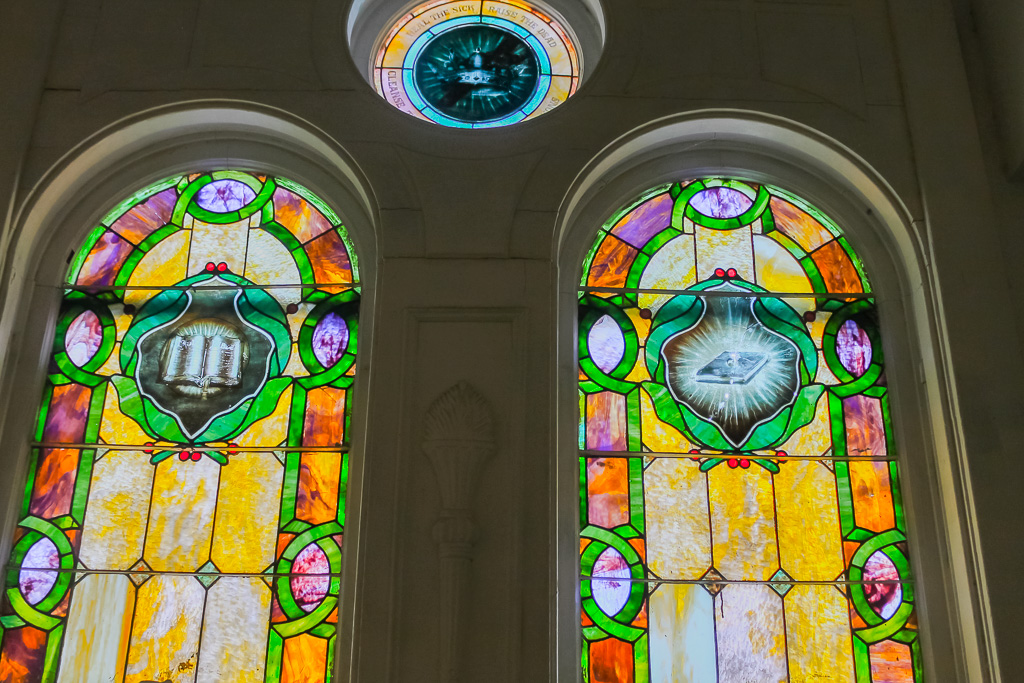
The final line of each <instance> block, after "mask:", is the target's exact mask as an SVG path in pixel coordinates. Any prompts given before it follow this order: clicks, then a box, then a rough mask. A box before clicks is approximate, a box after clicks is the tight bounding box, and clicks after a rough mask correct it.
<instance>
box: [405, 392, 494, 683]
mask: <svg viewBox="0 0 1024 683" xmlns="http://www.w3.org/2000/svg"><path fill="white" fill-rule="evenodd" d="M495 448H496V446H495V441H494V420H493V418H492V417H491V409H490V405H489V404H488V402H487V399H485V398H484V397H483V396H481V395H480V394H479V393H478V392H477V391H476V390H475V389H473V387H471V386H470V385H469V384H467V383H466V382H459V383H458V384H456V385H455V386H453V387H451V388H450V389H448V390H447V391H445V392H444V393H443V394H441V395H440V396H438V397H437V399H435V400H434V402H433V403H432V404H431V406H430V408H429V409H428V410H427V413H426V415H425V417H424V421H423V451H424V453H426V455H427V458H428V459H429V460H430V463H431V465H433V467H434V473H435V474H436V475H437V484H438V489H439V492H440V495H441V515H440V517H439V519H438V520H437V522H436V523H435V524H434V529H433V536H434V541H435V542H436V543H437V545H438V554H439V556H440V585H439V587H438V598H439V599H440V602H441V604H440V609H439V614H440V624H439V627H440V628H439V632H438V636H439V640H440V666H441V677H440V680H441V681H442V682H444V683H455V682H456V681H458V680H459V659H460V653H461V649H460V645H461V642H462V637H461V635H462V634H461V622H462V615H463V612H464V610H465V605H466V601H467V598H468V596H469V590H470V589H469V586H470V568H471V563H472V550H473V541H474V540H475V538H476V524H475V523H474V521H473V518H472V514H471V512H470V507H471V505H472V502H473V494H474V492H475V491H476V483H477V479H478V477H479V473H480V470H481V469H482V467H483V465H484V463H486V462H487V460H488V459H489V458H490V457H491V456H492V455H493V454H494V451H495Z"/></svg>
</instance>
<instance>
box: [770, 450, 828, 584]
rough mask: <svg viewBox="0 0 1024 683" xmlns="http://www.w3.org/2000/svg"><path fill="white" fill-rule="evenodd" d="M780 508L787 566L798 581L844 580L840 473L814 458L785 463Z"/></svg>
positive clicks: (778, 484)
mask: <svg viewBox="0 0 1024 683" xmlns="http://www.w3.org/2000/svg"><path fill="white" fill-rule="evenodd" d="M775 509H776V512H777V514H778V525H779V550H780V553H781V555H782V568H783V569H785V570H786V572H787V573H788V574H789V575H790V576H791V577H792V578H794V579H796V580H798V581H834V580H835V579H836V578H838V577H839V575H840V574H841V573H842V571H843V547H842V543H841V540H840V539H841V538H842V531H841V530H840V528H839V505H838V501H837V500H836V477H835V474H833V473H832V472H831V471H830V470H829V469H828V468H827V467H825V466H824V465H822V464H821V463H819V462H815V461H813V460H795V461H790V462H784V463H783V464H782V465H781V471H780V472H779V473H778V474H776V475H775ZM787 600H788V598H787Z"/></svg>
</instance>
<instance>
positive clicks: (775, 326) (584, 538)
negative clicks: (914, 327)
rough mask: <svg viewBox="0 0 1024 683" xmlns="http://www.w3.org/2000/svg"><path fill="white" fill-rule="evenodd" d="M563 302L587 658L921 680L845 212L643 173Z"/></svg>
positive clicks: (786, 674)
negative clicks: (574, 388) (574, 380)
mask: <svg viewBox="0 0 1024 683" xmlns="http://www.w3.org/2000/svg"><path fill="white" fill-rule="evenodd" d="M578 304H579V315H578V340H579V365H578V370H579V381H578V386H579V415H580V426H579V442H578V444H577V446H578V449H579V451H580V452H579V482H580V497H579V504H580V506H579V516H580V524H581V531H580V571H581V576H582V578H581V580H580V601H581V607H582V614H581V618H582V636H583V644H582V654H583V660H582V669H583V677H584V680H586V681H589V682H590V683H612V682H614V683H624V682H626V681H629V682H631V683H632V682H634V681H645V680H687V681H714V680H720V681H728V680H743V681H746V680H758V681H761V680H772V681H775V680H809V679H812V678H817V677H821V678H823V679H826V680H837V681H838V680H850V681H852V680H872V676H875V677H877V676H879V675H880V673H879V672H884V675H885V676H887V677H886V678H884V680H898V681H920V680H922V678H921V659H922V657H921V651H920V646H919V638H918V632H917V625H916V614H915V609H914V600H915V597H914V584H913V579H912V576H911V571H910V566H909V561H908V554H909V550H908V546H907V542H906V531H907V530H906V523H905V517H904V514H903V509H902V500H901V495H900V490H899V484H898V481H899V477H898V467H897V463H896V458H895V454H896V450H895V444H894V441H893V434H892V426H891V419H890V416H889V404H888V388H887V382H886V374H885V370H884V368H885V365H884V358H883V351H882V344H881V338H880V333H879V325H878V320H877V316H876V313H875V295H874V293H873V292H872V290H871V287H870V285H869V282H868V279H867V277H866V276H865V273H864V270H863V268H862V266H861V264H860V261H859V259H858V257H857V255H856V254H855V253H854V252H853V250H852V249H851V247H850V245H849V243H848V242H847V241H846V239H845V237H844V236H843V234H842V231H841V230H840V229H839V227H838V226H837V225H836V224H835V223H834V222H833V221H832V220H830V219H829V217H828V216H826V215H824V214H823V213H822V212H820V211H818V210H817V209H816V208H815V207H814V206H812V205H811V204H809V203H808V202H806V201H804V200H803V199H801V198H800V197H798V196H796V195H793V194H791V193H789V192H787V191H786V190H784V189H782V188H778V187H775V186H772V185H768V184H763V183H757V182H749V181H746V180H740V179H738V178H734V177H719V176H714V177H697V178H693V179H688V180H685V181H683V182H676V183H671V184H667V185H663V186H659V187H656V188H653V189H652V190H649V191H647V192H645V193H644V194H642V195H641V196H640V197H639V198H637V199H636V200H634V201H633V202H631V203H630V204H628V205H627V206H625V207H624V208H622V209H621V210H619V211H618V212H616V213H615V214H614V215H612V217H611V218H610V219H609V220H607V222H605V223H604V225H603V227H602V228H601V230H600V231H599V233H598V235H597V238H596V240H594V242H593V246H592V248H591V250H590V251H589V252H588V254H587V256H586V259H585V262H584V267H583V276H582V279H581V281H580V283H579V290H578ZM872 672H874V673H872ZM876 679H877V678H876Z"/></svg>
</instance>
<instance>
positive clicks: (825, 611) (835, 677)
mask: <svg viewBox="0 0 1024 683" xmlns="http://www.w3.org/2000/svg"><path fill="white" fill-rule="evenodd" d="M785 602H786V637H787V639H788V641H789V676H790V678H789V680H790V681H791V683H851V682H852V681H853V680H854V676H853V645H852V643H851V641H850V638H851V637H852V636H851V634H850V618H849V614H848V613H847V603H846V598H845V597H843V595H842V594H841V593H840V592H839V591H838V590H837V589H836V587H835V586H829V585H821V584H817V585H807V584H803V585H796V586H793V588H791V589H790V590H789V592H788V593H786V601H785Z"/></svg>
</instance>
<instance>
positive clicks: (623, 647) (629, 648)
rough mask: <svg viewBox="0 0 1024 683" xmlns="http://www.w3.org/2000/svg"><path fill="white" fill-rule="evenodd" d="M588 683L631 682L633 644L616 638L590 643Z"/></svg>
mask: <svg viewBox="0 0 1024 683" xmlns="http://www.w3.org/2000/svg"><path fill="white" fill-rule="evenodd" d="M590 683H633V645H632V644H631V643H627V642H626V641H624V640H619V639H618V638H606V639H605V640H599V641H597V642H596V643H591V644H590Z"/></svg>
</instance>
